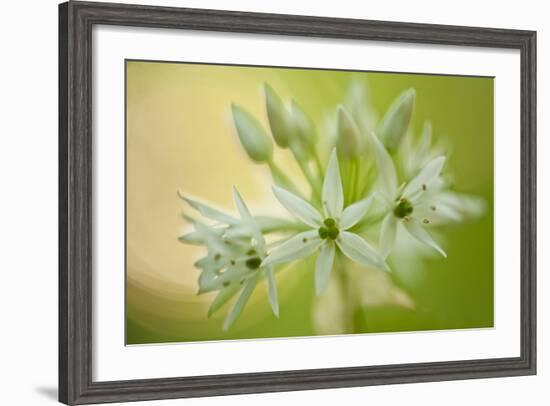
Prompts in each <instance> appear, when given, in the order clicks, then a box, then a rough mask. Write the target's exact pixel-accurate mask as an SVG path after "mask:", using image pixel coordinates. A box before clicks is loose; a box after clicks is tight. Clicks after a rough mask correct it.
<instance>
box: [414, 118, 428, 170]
mask: <svg viewBox="0 0 550 406" xmlns="http://www.w3.org/2000/svg"><path fill="white" fill-rule="evenodd" d="M431 145H432V124H431V123H430V122H429V121H426V122H425V123H424V128H423V130H422V136H421V138H420V142H419V143H418V148H417V150H416V162H415V163H416V164H417V165H422V163H423V162H425V160H426V159H427V158H428V153H429V152H430V146H431Z"/></svg>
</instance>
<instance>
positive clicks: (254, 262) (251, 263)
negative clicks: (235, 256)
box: [245, 257, 262, 269]
mask: <svg viewBox="0 0 550 406" xmlns="http://www.w3.org/2000/svg"><path fill="white" fill-rule="evenodd" d="M261 264H262V260H261V258H258V257H253V258H249V259H247V260H246V262H245V265H246V267H247V268H248V269H258V268H259V267H260V265H261Z"/></svg>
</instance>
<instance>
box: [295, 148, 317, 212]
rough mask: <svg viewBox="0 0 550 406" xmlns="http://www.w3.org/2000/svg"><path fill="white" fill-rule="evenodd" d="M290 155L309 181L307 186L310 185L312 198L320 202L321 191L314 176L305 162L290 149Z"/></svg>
mask: <svg viewBox="0 0 550 406" xmlns="http://www.w3.org/2000/svg"><path fill="white" fill-rule="evenodd" d="M292 155H293V156H294V159H295V160H296V162H297V163H298V166H299V167H300V169H301V170H302V173H303V174H304V177H305V178H306V180H307V182H308V183H309V186H310V187H311V195H312V198H313V199H314V200H315V201H316V202H318V203H320V202H321V192H320V188H319V185H318V182H317V181H316V179H315V177H314V176H313V175H312V173H311V171H310V170H309V167H308V166H307V162H304V161H303V160H301V159H300V158H299V157H298V156H297V155H296V154H295V153H294V151H292Z"/></svg>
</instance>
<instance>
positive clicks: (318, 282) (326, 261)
mask: <svg viewBox="0 0 550 406" xmlns="http://www.w3.org/2000/svg"><path fill="white" fill-rule="evenodd" d="M335 251H336V250H335V248H334V243H333V242H329V243H327V244H323V246H322V247H321V249H320V250H319V255H318V256H317V261H316V262H315V293H316V294H317V295H319V294H320V293H321V292H322V291H323V290H324V289H325V288H326V287H327V285H328V281H329V280H330V272H331V271H332V265H333V264H334V253H335Z"/></svg>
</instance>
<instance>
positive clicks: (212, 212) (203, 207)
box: [178, 192, 239, 224]
mask: <svg viewBox="0 0 550 406" xmlns="http://www.w3.org/2000/svg"><path fill="white" fill-rule="evenodd" d="M178 196H179V197H180V198H181V199H183V200H185V201H186V202H187V203H188V204H189V206H191V207H192V208H194V209H195V210H197V211H198V212H199V213H200V214H202V215H203V216H204V217H206V218H209V219H211V220H216V221H219V222H220V223H227V224H237V223H238V222H239V220H238V219H236V218H235V217H233V216H231V215H229V214H226V213H224V212H222V211H221V210H218V209H215V208H213V207H211V206H208V205H207V204H204V203H200V202H198V201H196V200H193V199H191V198H189V197H187V196H185V195H184V194H183V193H181V192H178Z"/></svg>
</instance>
